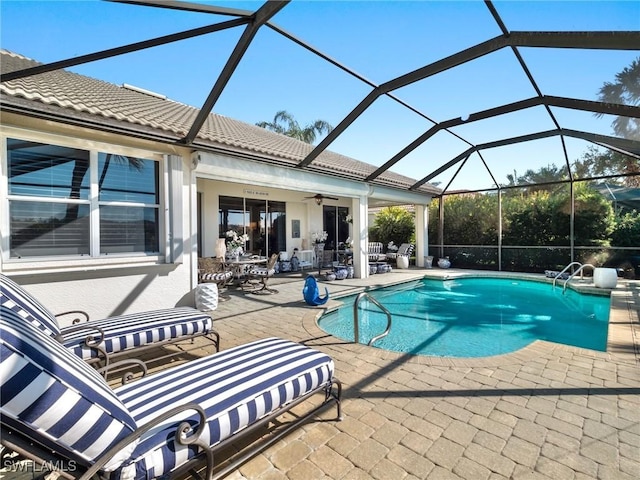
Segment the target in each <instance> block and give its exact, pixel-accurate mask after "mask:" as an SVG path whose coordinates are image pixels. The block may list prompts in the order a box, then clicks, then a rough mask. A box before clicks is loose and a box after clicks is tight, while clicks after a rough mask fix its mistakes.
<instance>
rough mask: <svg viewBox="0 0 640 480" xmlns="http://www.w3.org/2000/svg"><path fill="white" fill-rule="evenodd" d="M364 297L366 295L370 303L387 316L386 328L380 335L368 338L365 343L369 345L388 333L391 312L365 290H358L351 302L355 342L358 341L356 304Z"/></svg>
mask: <svg viewBox="0 0 640 480" xmlns="http://www.w3.org/2000/svg"><path fill="white" fill-rule="evenodd" d="M364 297H367V298H368V299H369V301H370V302H371V303H373V304H374V305H376V306H377V307H378V308H379V309H380V310H382V313H384V314H385V315H386V316H387V328H386V329H385V331H384V332H382V333H381V334H380V335H376V336H375V337H373V338H372V339H371V340H369V343H367V345H368V346H369V347H370V346H371V345H373V342H376V341H378V340H380V339H381V338H384V337H386V336H387V335H389V331H390V330H391V313H390V312H389V310H387V309H386V308H385V307H384V305H382V304H381V303H380V302H378V301H377V300H376V299H375V298H373V297H372V296H371V295H369V294H368V293H367V292H360V293H359V294H358V296H357V297H356V300H355V302H353V339H354V341H355V343H360V320H359V318H358V304H359V303H360V300H362V299H363V298H364Z"/></svg>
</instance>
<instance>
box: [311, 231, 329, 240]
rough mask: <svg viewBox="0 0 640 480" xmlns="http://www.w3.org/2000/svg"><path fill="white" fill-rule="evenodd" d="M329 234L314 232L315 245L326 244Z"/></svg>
mask: <svg viewBox="0 0 640 480" xmlns="http://www.w3.org/2000/svg"><path fill="white" fill-rule="evenodd" d="M328 236H329V234H328V233H327V232H312V233H311V239H312V240H313V243H324V242H325V240H327V237H328Z"/></svg>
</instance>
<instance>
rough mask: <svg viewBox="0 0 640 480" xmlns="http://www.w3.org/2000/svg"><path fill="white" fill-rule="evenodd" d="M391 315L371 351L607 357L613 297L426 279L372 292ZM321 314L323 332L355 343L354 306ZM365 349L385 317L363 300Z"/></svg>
mask: <svg viewBox="0 0 640 480" xmlns="http://www.w3.org/2000/svg"><path fill="white" fill-rule="evenodd" d="M368 293H369V295H371V296H372V297H373V298H375V299H376V300H377V301H378V302H379V303H381V304H382V305H383V306H384V307H385V308H386V309H387V310H389V311H390V312H391V315H392V319H393V320H392V321H393V324H392V327H391V331H390V333H389V335H388V336H386V337H384V338H382V339H380V340H378V341H376V342H375V343H374V344H373V346H374V347H377V348H382V349H386V350H392V351H396V352H406V353H412V354H419V355H435V356H442V357H485V356H491V355H499V354H503V353H509V352H514V351H516V350H519V349H521V348H523V347H526V346H527V345H529V344H530V343H532V342H534V341H535V340H538V339H539V340H547V341H550V342H556V343H562V344H565V345H573V346H576V347H582V348H588V349H591V350H599V351H606V346H607V332H608V325H609V308H610V298H609V297H608V296H605V295H587V294H581V293H578V292H575V291H573V290H571V289H567V290H566V291H565V293H564V294H563V293H562V287H558V286H556V287H555V288H553V287H552V286H551V285H550V284H548V283H540V282H535V281H527V280H514V279H504V278H465V279H456V280H444V281H442V280H432V279H423V280H419V281H416V282H410V283H408V284H403V285H399V286H394V287H386V288H382V289H379V290H373V291H370V292H368ZM355 298H356V296H355V295H354V296H352V297H344V298H341V299H340V300H342V301H344V305H343V306H342V307H340V308H339V309H337V310H335V311H332V312H330V313H327V314H325V315H323V316H322V318H321V319H320V320H319V322H318V324H319V326H320V328H321V329H322V330H324V331H325V332H327V333H329V334H331V335H333V336H335V337H338V338H341V339H343V340H348V341H353V339H354V338H353V336H354V333H353V302H354V301H355ZM359 319H360V327H359V330H360V334H359V337H360V343H364V344H366V343H368V342H369V340H371V338H373V337H374V336H376V335H379V334H380V333H382V332H383V331H384V329H385V328H386V325H387V317H386V315H385V314H384V313H382V312H381V311H380V309H379V308H378V307H377V306H376V305H374V304H373V303H372V302H369V301H368V299H367V298H366V297H365V298H363V299H362V300H361V301H360V304H359Z"/></svg>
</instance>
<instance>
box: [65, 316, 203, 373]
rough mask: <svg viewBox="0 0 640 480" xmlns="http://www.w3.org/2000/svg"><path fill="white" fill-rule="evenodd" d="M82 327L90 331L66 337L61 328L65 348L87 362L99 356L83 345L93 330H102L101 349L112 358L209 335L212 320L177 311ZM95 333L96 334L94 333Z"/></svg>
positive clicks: (104, 320) (77, 332) (125, 318)
mask: <svg viewBox="0 0 640 480" xmlns="http://www.w3.org/2000/svg"><path fill="white" fill-rule="evenodd" d="M80 325H83V326H86V327H87V330H84V329H82V330H79V331H75V332H70V333H69V334H67V335H65V328H62V335H63V336H64V341H63V344H64V346H65V347H67V348H69V349H70V350H72V351H73V352H74V353H75V354H76V355H78V356H79V357H80V358H82V359H84V360H88V359H91V358H96V357H97V356H98V352H97V351H96V350H95V349H91V348H89V347H87V346H86V345H85V344H84V340H85V338H86V337H87V335H88V334H90V333H91V332H92V330H91V328H92V327H99V328H101V329H102V331H103V332H104V341H103V342H102V343H101V347H102V348H104V349H105V351H106V352H107V353H109V354H112V353H117V352H122V351H125V350H129V349H131V348H135V347H142V346H145V345H150V344H153V343H158V342H162V341H168V340H178V339H180V338H182V337H191V336H193V335H197V334H206V333H209V332H210V331H211V329H212V320H211V317H210V316H209V315H207V314H206V313H203V312H200V311H199V310H196V309H195V308H192V307H176V308H167V309H164V310H153V311H149V312H140V313H130V314H127V315H121V316H118V317H109V318H105V319H103V320H92V321H90V322H85V323H82V324H80ZM74 327H75V326H74ZM69 328H71V327H69ZM93 332H94V333H95V330H93Z"/></svg>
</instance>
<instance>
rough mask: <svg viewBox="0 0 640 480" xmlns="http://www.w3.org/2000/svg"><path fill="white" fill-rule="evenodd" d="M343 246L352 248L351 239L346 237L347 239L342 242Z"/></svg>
mask: <svg viewBox="0 0 640 480" xmlns="http://www.w3.org/2000/svg"><path fill="white" fill-rule="evenodd" d="M344 246H345V247H347V248H353V240H352V239H351V237H347V239H346V240H345V241H344Z"/></svg>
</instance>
